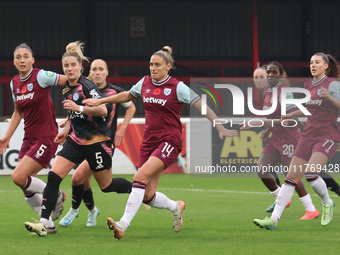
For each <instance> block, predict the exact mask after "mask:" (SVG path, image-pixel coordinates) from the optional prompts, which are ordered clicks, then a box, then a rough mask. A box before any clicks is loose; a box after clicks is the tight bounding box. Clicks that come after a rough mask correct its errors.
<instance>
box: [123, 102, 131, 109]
mask: <svg viewBox="0 0 340 255" xmlns="http://www.w3.org/2000/svg"><path fill="white" fill-rule="evenodd" d="M131 104H132V102H131V101H129V102H125V103H121V105H122V106H123V107H124V108H128V107H129V106H130V105H131Z"/></svg>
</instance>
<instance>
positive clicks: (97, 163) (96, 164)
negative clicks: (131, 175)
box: [57, 138, 113, 172]
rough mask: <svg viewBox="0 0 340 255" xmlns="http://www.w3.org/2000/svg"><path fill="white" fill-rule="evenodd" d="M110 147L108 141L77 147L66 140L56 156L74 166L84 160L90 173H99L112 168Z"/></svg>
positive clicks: (68, 139) (69, 140) (71, 141)
mask: <svg viewBox="0 0 340 255" xmlns="http://www.w3.org/2000/svg"><path fill="white" fill-rule="evenodd" d="M111 146H112V144H111V141H110V140H108V141H105V142H100V143H94V144H90V145H79V144H77V143H76V142H74V141H73V140H72V139H70V138H67V139H66V141H65V143H64V144H63V148H62V150H61V151H59V152H58V154H57V155H58V156H61V157H63V158H66V159H68V160H69V161H71V162H73V163H75V164H80V163H81V162H83V161H84V160H85V159H86V160H87V162H88V163H89V165H90V168H91V170H92V171H94V172H100V171H102V170H105V169H111V167H112V153H113V151H112V147H111Z"/></svg>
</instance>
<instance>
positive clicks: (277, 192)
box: [270, 186, 281, 198]
mask: <svg viewBox="0 0 340 255" xmlns="http://www.w3.org/2000/svg"><path fill="white" fill-rule="evenodd" d="M280 189H281V188H280V186H279V187H277V189H276V190H274V191H271V192H270V194H272V195H273V196H274V197H275V198H277V195H278V194H279V192H280Z"/></svg>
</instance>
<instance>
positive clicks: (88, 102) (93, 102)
mask: <svg viewBox="0 0 340 255" xmlns="http://www.w3.org/2000/svg"><path fill="white" fill-rule="evenodd" d="M82 103H83V104H86V105H88V106H98V105H100V101H99V99H97V98H88V99H85V100H83V102H82Z"/></svg>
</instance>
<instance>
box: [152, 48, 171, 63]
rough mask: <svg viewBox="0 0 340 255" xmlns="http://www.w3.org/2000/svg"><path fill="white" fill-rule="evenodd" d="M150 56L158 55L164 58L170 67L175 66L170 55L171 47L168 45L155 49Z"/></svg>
mask: <svg viewBox="0 0 340 255" xmlns="http://www.w3.org/2000/svg"><path fill="white" fill-rule="evenodd" d="M152 56H160V57H161V58H163V59H164V60H165V63H166V64H171V65H172V67H171V68H174V67H175V65H174V63H175V60H174V58H173V56H172V48H171V47H170V46H164V47H163V48H162V49H161V50H159V51H156V52H155V53H154V54H152Z"/></svg>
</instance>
